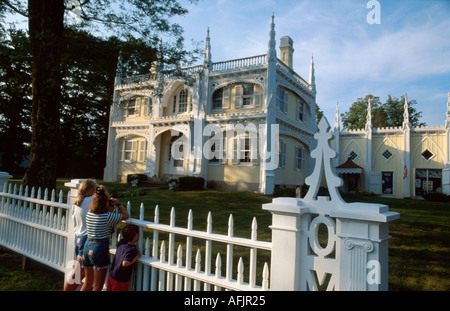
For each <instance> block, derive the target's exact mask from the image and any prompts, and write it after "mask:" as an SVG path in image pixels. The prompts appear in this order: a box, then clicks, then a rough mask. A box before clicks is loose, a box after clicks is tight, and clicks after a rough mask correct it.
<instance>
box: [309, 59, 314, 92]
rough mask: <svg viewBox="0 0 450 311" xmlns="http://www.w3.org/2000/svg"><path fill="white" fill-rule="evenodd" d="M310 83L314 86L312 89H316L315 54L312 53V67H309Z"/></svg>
mask: <svg viewBox="0 0 450 311" xmlns="http://www.w3.org/2000/svg"><path fill="white" fill-rule="evenodd" d="M309 84H310V85H311V86H312V90H313V91H314V92H315V91H316V73H315V70H314V55H311V67H310V69H309Z"/></svg>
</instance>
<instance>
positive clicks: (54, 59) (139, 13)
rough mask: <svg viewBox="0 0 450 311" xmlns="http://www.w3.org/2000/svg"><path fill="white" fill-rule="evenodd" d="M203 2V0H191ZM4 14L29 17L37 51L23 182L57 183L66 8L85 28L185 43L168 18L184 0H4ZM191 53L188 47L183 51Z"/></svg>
mask: <svg viewBox="0 0 450 311" xmlns="http://www.w3.org/2000/svg"><path fill="white" fill-rule="evenodd" d="M191 2H197V0H191ZM0 10H1V12H0V17H1V16H2V15H1V14H3V13H4V12H5V10H6V11H8V12H9V13H14V14H20V15H22V16H25V17H27V18H28V27H29V29H28V30H29V34H30V39H31V52H32V95H33V97H32V112H31V124H32V138H31V150H30V163H29V167H28V170H27V172H26V174H25V176H24V179H23V183H24V184H27V185H29V186H42V187H46V188H55V186H56V176H57V159H58V154H57V152H58V145H59V143H60V140H59V139H60V108H61V101H62V99H63V97H62V94H61V85H62V76H61V61H62V46H61V43H62V42H63V35H64V15H65V12H76V15H77V17H78V18H79V20H80V24H79V26H78V27H79V28H80V29H91V30H92V28H93V27H95V26H99V25H100V26H101V27H103V28H104V29H106V30H108V31H114V32H115V33H116V34H119V35H128V36H130V37H141V38H144V39H145V41H147V42H153V43H156V42H159V39H158V35H159V34H161V33H168V34H171V35H172V36H173V37H174V38H175V40H174V41H175V43H174V44H175V47H176V48H178V49H180V48H181V47H182V43H183V38H182V29H181V27H180V26H179V25H177V24H173V23H170V22H169V21H168V18H170V17H173V16H177V15H184V14H186V13H187V10H186V9H184V8H183V7H182V6H181V5H180V4H179V3H178V1H176V0H174V1H166V0H145V1H131V0H128V1H127V0H121V1H115V0H101V1H100V0H96V1H84V0H83V1H81V0H28V1H25V0H22V1H21V0H3V1H2V2H1V5H0ZM179 55H180V56H184V57H186V54H185V53H182V52H181V53H179Z"/></svg>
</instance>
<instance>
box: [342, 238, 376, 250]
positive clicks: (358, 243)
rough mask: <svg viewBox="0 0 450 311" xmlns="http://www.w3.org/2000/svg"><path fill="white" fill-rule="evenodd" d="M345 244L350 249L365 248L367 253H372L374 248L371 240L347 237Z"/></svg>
mask: <svg viewBox="0 0 450 311" xmlns="http://www.w3.org/2000/svg"><path fill="white" fill-rule="evenodd" d="M344 246H345V248H346V249H348V250H351V249H353V248H354V247H359V248H361V249H363V250H364V251H365V252H366V253H370V252H372V251H373V249H374V246H373V243H372V242H371V241H369V240H355V239H345V240H344Z"/></svg>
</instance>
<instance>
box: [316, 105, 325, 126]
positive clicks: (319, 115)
mask: <svg viewBox="0 0 450 311" xmlns="http://www.w3.org/2000/svg"><path fill="white" fill-rule="evenodd" d="M322 117H323V111H322V109H320V107H319V104H317V103H316V124H317V125H319V122H320V120H322Z"/></svg>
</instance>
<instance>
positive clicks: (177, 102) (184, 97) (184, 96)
mask: <svg viewBox="0 0 450 311" xmlns="http://www.w3.org/2000/svg"><path fill="white" fill-rule="evenodd" d="M190 110H191V107H190V98H189V92H188V90H186V89H182V90H180V91H179V92H178V93H177V94H176V95H174V96H173V101H172V114H177V113H185V112H189V111H190Z"/></svg>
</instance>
